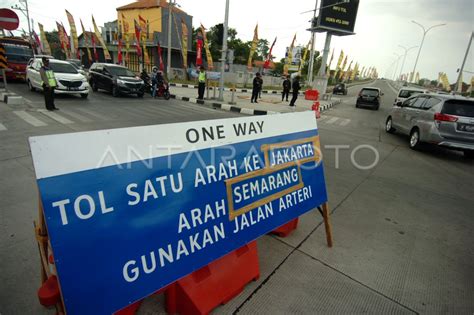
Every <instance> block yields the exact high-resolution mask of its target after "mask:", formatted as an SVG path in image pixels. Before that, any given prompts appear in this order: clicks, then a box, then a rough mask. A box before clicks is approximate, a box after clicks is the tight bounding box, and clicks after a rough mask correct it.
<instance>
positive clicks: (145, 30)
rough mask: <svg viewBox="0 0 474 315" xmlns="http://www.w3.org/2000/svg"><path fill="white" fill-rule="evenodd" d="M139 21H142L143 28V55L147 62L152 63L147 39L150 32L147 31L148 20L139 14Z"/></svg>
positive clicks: (141, 26)
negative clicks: (147, 47)
mask: <svg viewBox="0 0 474 315" xmlns="http://www.w3.org/2000/svg"><path fill="white" fill-rule="evenodd" d="M138 22H139V23H140V28H141V38H140V39H141V41H142V45H143V57H144V58H145V64H147V65H149V64H150V57H149V56H148V49H146V41H147V38H148V32H147V29H148V27H147V22H146V20H145V19H144V18H143V17H142V16H141V15H140V14H139V15H138Z"/></svg>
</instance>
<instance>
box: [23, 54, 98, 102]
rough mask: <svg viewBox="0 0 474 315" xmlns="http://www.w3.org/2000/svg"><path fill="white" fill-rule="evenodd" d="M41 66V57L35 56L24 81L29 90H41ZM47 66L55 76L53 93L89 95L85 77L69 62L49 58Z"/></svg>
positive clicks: (84, 96)
mask: <svg viewBox="0 0 474 315" xmlns="http://www.w3.org/2000/svg"><path fill="white" fill-rule="evenodd" d="M42 66H43V62H42V60H41V58H36V57H35V58H34V60H33V61H32V63H31V64H30V65H29V66H28V68H27V70H26V83H27V84H28V87H29V89H30V91H35V90H43V80H41V75H40V72H39V71H40V68H41V67H42ZM49 67H50V68H51V70H53V72H54V76H55V77H56V82H57V86H56V88H55V89H54V93H55V94H79V95H80V96H81V97H82V98H87V96H88V95H89V84H88V83H87V79H86V78H85V77H84V76H83V75H82V74H80V73H79V72H77V70H76V68H74V67H73V66H72V65H71V64H70V63H69V62H66V61H63V60H57V59H49Z"/></svg>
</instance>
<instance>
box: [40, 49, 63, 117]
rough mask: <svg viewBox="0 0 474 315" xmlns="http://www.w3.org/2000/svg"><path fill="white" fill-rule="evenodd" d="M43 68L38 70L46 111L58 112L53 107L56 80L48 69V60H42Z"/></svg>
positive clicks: (44, 58)
mask: <svg viewBox="0 0 474 315" xmlns="http://www.w3.org/2000/svg"><path fill="white" fill-rule="evenodd" d="M42 61H43V66H42V67H41V69H40V75H41V80H42V81H43V93H44V102H45V105H46V109H47V110H58V109H59V108H57V107H56V106H55V105H54V88H55V87H56V85H57V83H56V78H55V77H54V72H53V70H51V68H50V67H49V59H48V58H46V57H43V58H42Z"/></svg>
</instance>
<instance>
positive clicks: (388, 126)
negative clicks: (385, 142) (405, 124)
mask: <svg viewBox="0 0 474 315" xmlns="http://www.w3.org/2000/svg"><path fill="white" fill-rule="evenodd" d="M385 131H386V132H388V133H394V132H395V128H393V126H392V117H388V118H387V121H386V122H385Z"/></svg>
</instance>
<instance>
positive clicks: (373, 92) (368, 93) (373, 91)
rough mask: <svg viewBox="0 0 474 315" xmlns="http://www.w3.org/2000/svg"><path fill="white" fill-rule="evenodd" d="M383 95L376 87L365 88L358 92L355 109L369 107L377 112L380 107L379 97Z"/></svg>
mask: <svg viewBox="0 0 474 315" xmlns="http://www.w3.org/2000/svg"><path fill="white" fill-rule="evenodd" d="M382 95H383V93H382V92H381V91H380V89H379V88H376V87H365V88H363V89H362V90H360V92H359V96H358V97H357V101H356V107H371V108H373V109H375V110H378V109H379V107H380V103H381V101H380V97H381V96H382Z"/></svg>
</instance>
